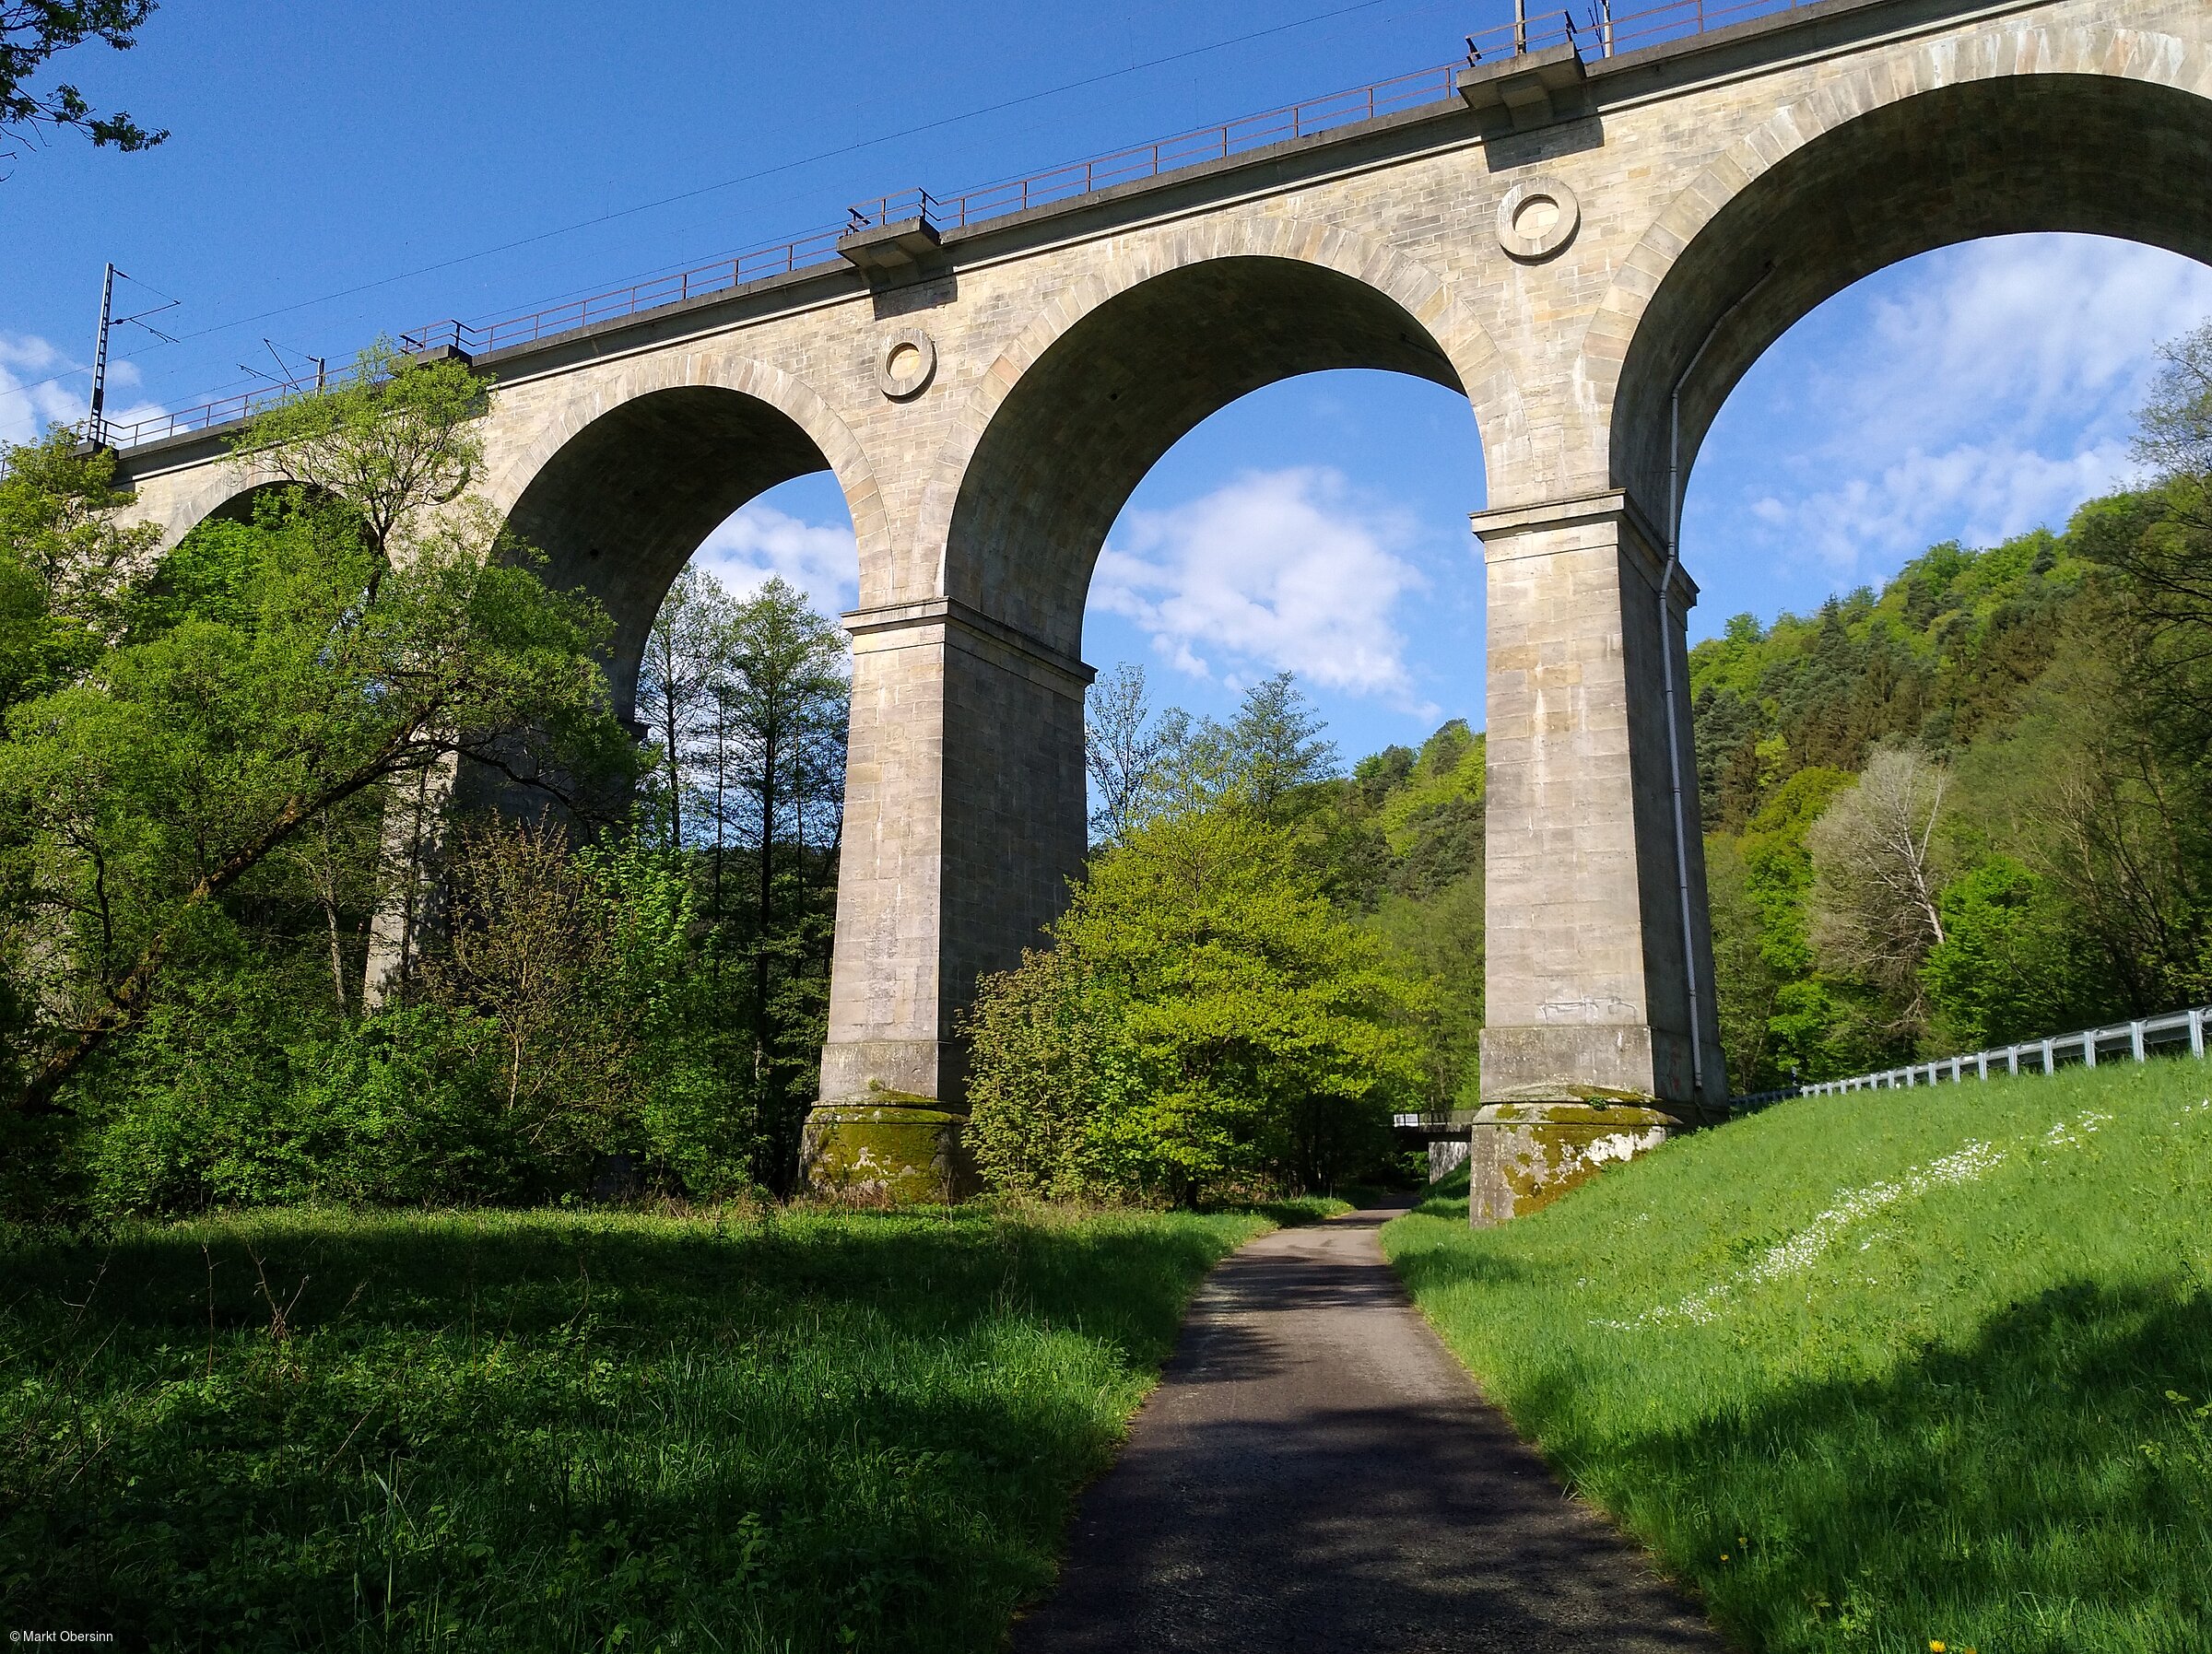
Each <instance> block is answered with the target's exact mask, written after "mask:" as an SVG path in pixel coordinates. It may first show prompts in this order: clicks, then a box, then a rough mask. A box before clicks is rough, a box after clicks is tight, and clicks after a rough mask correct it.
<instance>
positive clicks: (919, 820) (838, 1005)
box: [802, 598, 1092, 1202]
mask: <svg viewBox="0 0 2212 1654" xmlns="http://www.w3.org/2000/svg"><path fill="white" fill-rule="evenodd" d="M844 618H845V625H846V628H847V629H848V630H849V631H851V633H852V634H853V722H852V735H851V741H850V745H849V748H848V754H847V758H846V783H845V824H844V840H843V846H842V850H841V860H840V862H839V877H838V889H837V934H836V946H835V963H834V967H833V968H832V970H831V973H830V1028H829V1038H828V1041H827V1043H826V1044H825V1045H824V1047H823V1050H822V1088H821V1100H820V1102H819V1103H818V1105H817V1106H816V1108H815V1109H814V1111H813V1113H812V1114H811V1115H810V1116H809V1118H808V1120H807V1124H806V1142H805V1146H804V1149H803V1168H802V1169H803V1172H804V1175H805V1178H806V1183H807V1185H808V1187H810V1188H814V1189H818V1190H821V1191H828V1192H839V1193H847V1194H853V1195H859V1196H863V1197H866V1198H872V1199H888V1200H894V1201H900V1202H909V1201H930V1200H952V1199H957V1198H959V1196H960V1195H962V1194H965V1193H967V1192H970V1191H971V1187H972V1183H973V1178H972V1174H971V1168H970V1166H969V1163H968V1160H967V1157H966V1155H965V1154H964V1153H963V1151H962V1150H961V1148H960V1144H959V1136H960V1128H961V1126H962V1125H963V1124H964V1123H965V1120H966V1117H967V1101H966V1047H965V1040H964V1038H963V1037H962V1035H961V1032H960V1029H959V1018H960V1017H961V1016H962V1015H965V1014H966V1011H967V1009H968V1007H969V1006H970V1005H971V1004H972V1003H974V999H975V990H976V983H977V981H978V980H979V979H981V978H982V976H984V975H986V974H988V973H990V972H992V971H998V970H1007V969H1011V968H1013V967H1015V966H1016V965H1018V964H1019V963H1020V962H1021V950H1022V949H1023V948H1024V947H1028V946H1034V945H1036V944H1038V943H1039V942H1041V940H1042V936H1041V933H1042V931H1043V928H1044V926H1045V925H1046V924H1048V923H1049V922H1051V921H1052V920H1053V919H1054V918H1056V917H1057V916H1058V915H1059V913H1060V910H1061V909H1063V908H1065V906H1066V905H1067V892H1068V881H1069V880H1071V879H1073V878H1075V877H1076V876H1077V875H1078V874H1081V872H1082V871H1083V856H1084V851H1085V850H1086V847H1087V839H1086V810H1085V798H1084V768H1083V691H1084V689H1085V688H1086V687H1087V686H1088V685H1089V683H1090V679H1091V675H1092V674H1091V669H1090V668H1089V667H1088V666H1086V665H1084V664H1083V663H1082V662H1081V661H1079V660H1077V659H1075V658H1074V657H1072V656H1070V655H1067V654H1065V653H1064V652H1063V651H1060V650H1058V649H1055V648H1053V646H1052V645H1051V644H1049V643H1046V642H1044V641H1043V640H1042V639H1038V638H1035V637H1033V636H1030V634H1028V633H1026V632H1024V631H1022V630H1020V629H1019V628H1015V627H1011V626H1008V625H1006V624H1005V623H1004V622H1002V621H999V620H996V619H994V618H993V617H992V616H989V615H986V614H984V613H983V612H982V611H981V610H979V609H976V608H974V607H972V606H971V605H969V604H963V603H961V602H959V600H958V599H948V598H933V599H930V600H927V601H924V602H920V603H912V604H896V605H890V606H887V607H882V608H875V609H864V610H860V611H858V612H856V613H853V614H851V615H847V616H845V617H844Z"/></svg>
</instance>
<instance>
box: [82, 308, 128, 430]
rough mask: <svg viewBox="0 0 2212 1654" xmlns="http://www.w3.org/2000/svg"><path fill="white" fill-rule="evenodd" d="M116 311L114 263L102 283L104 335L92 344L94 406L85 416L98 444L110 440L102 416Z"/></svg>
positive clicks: (106, 394) (101, 321)
mask: <svg viewBox="0 0 2212 1654" xmlns="http://www.w3.org/2000/svg"><path fill="white" fill-rule="evenodd" d="M124 279H125V280H128V279H129V278H128V277H127V276H126V277H125V278H124ZM114 314H115V266H114V265H113V264H110V265H108V267H107V274H106V275H105V276H101V277H100V337H99V339H98V340H97V341H95V343H94V344H93V346H92V408H91V411H90V412H89V413H88V415H87V416H85V440H87V441H88V442H90V443H92V444H93V445H94V446H96V447H98V446H100V445H102V444H104V443H105V442H106V440H107V428H106V423H105V421H104V420H103V419H102V417H101V416H102V414H103V413H104V412H105V410H106V408H107V404H108V329H109V327H110V326H111V325H112V322H113V318H114Z"/></svg>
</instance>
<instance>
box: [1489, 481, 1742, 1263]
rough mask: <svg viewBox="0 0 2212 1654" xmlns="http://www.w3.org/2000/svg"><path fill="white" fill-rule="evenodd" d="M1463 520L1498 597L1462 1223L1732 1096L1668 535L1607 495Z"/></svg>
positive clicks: (1495, 1212)
mask: <svg viewBox="0 0 2212 1654" xmlns="http://www.w3.org/2000/svg"><path fill="white" fill-rule="evenodd" d="M1473 525H1474V530H1475V533H1476V535H1477V538H1478V539H1479V540H1480V542H1481V544H1482V548H1483V557H1484V562H1485V565H1486V568H1487V573H1488V617H1489V654H1488V685H1487V698H1488V731H1489V735H1488V778H1487V779H1488V804H1487V808H1488V822H1489V832H1488V851H1487V862H1486V874H1487V878H1488V886H1487V896H1486V906H1485V925H1486V929H1487V932H1488V948H1487V955H1486V967H1485V969H1486V981H1485V984H1484V986H1485V994H1486V1005H1487V1009H1488V1026H1486V1027H1485V1028H1484V1029H1483V1033H1482V1090H1481V1100H1482V1103H1483V1105H1484V1106H1483V1108H1482V1109H1481V1112H1480V1113H1479V1114H1478V1115H1477V1119H1476V1121H1475V1125H1474V1141H1473V1144H1472V1175H1473V1177H1474V1179H1475V1181H1476V1184H1477V1187H1476V1188H1475V1189H1474V1191H1473V1200H1472V1207H1471V1209H1472V1210H1473V1211H1474V1213H1475V1214H1477V1220H1478V1221H1480V1220H1481V1218H1482V1217H1483V1215H1484V1214H1488V1219H1489V1221H1499V1220H1501V1219H1503V1218H1506V1217H1510V1216H1512V1215H1514V1214H1516V1213H1519V1212H1523V1211H1526V1210H1528V1209H1530V1207H1532V1206H1534V1205H1537V1204H1541V1203H1543V1202H1545V1201H1547V1200H1548V1199H1550V1198H1552V1197H1553V1196H1555V1195H1556V1194H1558V1193H1559V1192H1560V1191H1563V1190H1564V1189H1566V1188H1568V1187H1571V1186H1572V1184H1573V1183H1575V1182H1578V1181H1580V1180H1581V1179H1583V1178H1585V1177H1587V1176H1589V1175H1591V1173H1593V1172H1594V1170H1595V1169H1596V1168H1597V1167H1599V1166H1602V1165H1604V1164H1605V1163H1606V1161H1607V1160H1610V1159H1616V1158H1625V1157H1626V1156H1627V1155H1629V1154H1631V1153H1636V1152H1641V1149H1642V1148H1645V1147H1649V1146H1651V1145H1652V1144H1655V1143H1657V1142H1661V1141H1664V1139H1665V1137H1666V1136H1667V1135H1670V1134H1672V1133H1673V1132H1677V1131H1680V1130H1683V1129H1685V1128H1687V1127H1689V1126H1694V1125H1697V1124H1700V1123H1703V1122H1704V1121H1706V1120H1714V1119H1719V1118H1722V1117H1723V1116H1724V1112H1725V1108H1726V1102H1727V1096H1728V1085H1727V1079H1726V1075H1725V1073H1724V1064H1723V1060H1722V1056H1721V1050H1720V1030H1719V1022H1718V1019H1717V1017H1716V1016H1715V1015H1714V1006H1713V993H1712V938H1711V934H1710V933H1709V930H1708V927H1707V923H1706V917H1705V915H1706V902H1705V861H1704V854H1703V848H1702V835H1701V831H1700V825H1699V816H1698V795H1697V763H1696V756H1695V753H1694V751H1693V749H1692V746H1691V739H1690V728H1689V705H1688V667H1687V661H1686V657H1685V653H1684V630H1685V627H1686V624H1687V619H1688V610H1689V606H1690V604H1692V603H1694V602H1695V601H1696V588H1695V587H1694V586H1692V585H1691V584H1690V582H1689V581H1688V578H1687V577H1685V576H1684V575H1683V574H1682V573H1681V572H1680V571H1679V570H1678V569H1677V571H1676V573H1675V576H1674V578H1673V580H1672V581H1669V582H1668V601H1667V603H1666V605H1665V618H1664V621H1663V620H1662V612H1661V607H1660V601H1659V588H1660V583H1661V581H1662V578H1663V576H1664V571H1665V549H1664V547H1665V542H1664V539H1663V538H1662V536H1661V535H1660V534H1659V533H1658V532H1657V531H1656V530H1655V529H1654V528H1653V526H1652V522H1651V519H1650V518H1649V516H1647V514H1646V513H1645V512H1643V511H1642V510H1640V509H1638V506H1637V504H1636V502H1635V501H1634V500H1633V499H1631V498H1630V496H1629V495H1628V494H1626V493H1624V492H1622V491H1619V490H1603V491H1595V492H1592V493H1588V494H1584V495H1582V496H1579V497H1571V498H1566V499H1553V500H1548V501H1545V502H1542V503H1537V504H1532V505H1520V506H1509V507H1501V508H1498V509H1495V510H1487V511H1483V512H1480V513H1478V514H1477V516H1476V517H1475V518H1474V519H1473ZM1662 625H1664V626H1665V628H1666V630H1665V633H1664V634H1663V632H1662V630H1661V628H1662ZM1670 667H1671V671H1672V675H1673V677H1674V686H1675V693H1676V697H1677V710H1676V721H1675V726H1676V727H1675V738H1676V743H1677V757H1678V759H1679V763H1680V769H1679V778H1680V782H1681V788H1682V794H1681V828H1682V834H1681V843H1680V855H1679V859H1677V836H1676V796H1675V783H1676V780H1677V771H1676V769H1675V768H1673V767H1672V766H1670V764H1669V763H1668V756H1667V743H1668V730H1667V714H1666V696H1665V690H1666V682H1667V676H1668V674H1669V669H1670ZM1686 881H1687V883H1688V902H1687V906H1688V912H1689V915H1690V924H1691V929H1690V931H1689V933H1688V946H1687V947H1686V946H1685V937H1684V932H1683V911H1684V907H1685V902H1684V889H1683V886H1684V883H1685V882H1686ZM1693 973H1694V976H1693ZM1693 980H1694V982H1695V985H1696V991H1695V993H1694V996H1693V993H1692V986H1691V985H1692V982H1693ZM1693 1001H1694V1005H1695V1010H1694V1013H1693V1010H1692V1005H1693ZM1693 1040H1695V1041H1697V1042H1698V1043H1697V1045H1696V1046H1694V1047H1693V1044H1692V1041H1693Z"/></svg>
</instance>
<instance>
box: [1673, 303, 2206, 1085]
mask: <svg viewBox="0 0 2212 1654" xmlns="http://www.w3.org/2000/svg"><path fill="white" fill-rule="evenodd" d="M2208 367H2212V332H2207V333H2200V334H2196V335H2194V336H2192V337H2191V338H2190V339H2188V340H2186V341H2184V342H2183V343H2182V344H2181V345H2180V346H2176V347H2175V348H2174V350H2173V351H2172V352H2171V354H2170V358H2169V365H2168V370H2167V372H2166V374H2165V376H2164V378H2163V380H2162V381H2161V383H2160V385H2159V391H2158V393H2157V395H2156V396H2155V398H2154V400H2153V402H2152V405H2150V407H2149V408H2147V410H2146V412H2145V415H2144V432H2145V435H2144V437H2143V439H2142V440H2141V442H2140V443H2139V445H2138V446H2139V457H2140V458H2141V459H2142V460H2143V461H2144V462H2145V463H2146V466H2147V469H2148V471H2149V473H2150V475H2151V477H2152V482H2151V485H2150V486H2148V487H2145V488H2143V489H2141V490H2139V491H2136V492H2131V493H2127V494H2123V495H2120V496H2116V497H2114V498H2112V499H2102V500H2097V501H2093V502H2091V503H2090V504H2088V505H2087V506H2085V507H2083V508H2082V509H2081V510H2080V511H2078V512H2077V514H2076V515H2075V518H2074V520H2073V522H2071V523H2070V524H2069V525H2068V526H2067V528H2066V530H2065V532H2064V533H2063V534H2052V533H2049V532H2047V531H2043V530H2038V531H2036V532H2035V533H2033V534H2025V535H2022V536H2020V537H2019V538H2018V539H2015V540H2012V541H2009V542H2007V543H2006V544H2005V545H1999V546H1996V547H1994V548H1992V549H1989V550H1986V551H1978V552H1977V551H1970V550H1967V549H1964V548H1962V547H1960V546H1959V545H1939V546H1937V547H1935V549H1933V550H1932V551H1930V552H1928V553H1927V554H1926V555H1925V556H1924V557H1918V558H1916V559H1914V560H1913V561H1912V563H1909V564H1908V565H1907V566H1906V567H1905V569H1903V570H1902V571H1901V572H1900V574H1899V575H1898V576H1897V578H1896V579H1895V580H1893V581H1889V582H1888V584H1887V585H1885V586H1884V587H1883V589H1882V590H1881V591H1880V592H1878V593H1877V592H1872V591H1868V590H1861V591H1858V592H1853V593H1852V594H1851V595H1849V596H1848V597H1843V598H1837V599H1832V600H1830V602H1829V603H1828V604H1824V605H1823V606H1822V607H1821V609H1820V610H1819V611H1818V613H1817V614H1816V615H1814V616H1810V617H1806V618H1800V617H1798V616H1790V615H1784V616H1782V617H1781V618H1780V619H1779V620H1778V621H1776V622H1775V623H1774V624H1773V625H1771V626H1766V627H1762V626H1760V625H1759V624H1758V623H1757V622H1756V621H1755V620H1753V619H1752V618H1751V617H1750V616H1739V617H1738V618H1736V619H1735V620H1734V621H1732V622H1730V624H1729V626H1728V628H1727V631H1726V633H1725V635H1724V636H1723V637H1721V638H1718V639H1712V640H1710V641H1708V642H1705V643H1701V644H1700V645H1699V646H1698V647H1697V648H1696V649H1695V650H1693V651H1691V656H1690V675H1691V683H1692V685H1693V688H1694V694H1695V705H1696V709H1697V733H1698V752H1699V768H1700V783H1701V787H1702V790H1703V802H1704V812H1705V823H1706V827H1707V830H1708V832H1709V834H1710V835H1711V837H1710V838H1709V839H1708V843H1707V858H1706V859H1707V863H1708V868H1709V871H1710V879H1711V885H1712V909H1713V929H1714V949H1715V953H1716V956H1717V965H1718V969H1719V977H1720V981H1719V988H1720V994H1719V999H1720V1005H1721V1013H1722V1018H1723V1043H1724V1047H1725V1049H1726V1051H1727V1055H1728V1062H1729V1077H1730V1079H1731V1081H1732V1082H1733V1084H1734V1085H1735V1089H1736V1090H1738V1091H1739V1092H1740V1091H1752V1090H1758V1089H1761V1088H1764V1087H1768V1086H1771V1085H1782V1084H1786V1083H1788V1082H1789V1081H1790V1080H1791V1079H1792V1078H1803V1079H1818V1078H1825V1077H1829V1076H1831V1075H1835V1074H1841V1073H1854V1072H1858V1071H1861V1070H1864V1069H1866V1068H1870V1067H1877V1066H1883V1065H1886V1064H1887V1063H1888V1062H1896V1061H1901V1060H1903V1059H1905V1058H1907V1057H1910V1056H1912V1055H1916V1054H1917V1055H1939V1054H1944V1053H1947V1052H1950V1051H1955V1050H1974V1049H1977V1048H1980V1047H1983V1046H1985V1045H1989V1044H1992V1043H1996V1042H2002V1041H2008V1040H2013V1039H2018V1038H2028V1037H2030V1036H2035V1035H2041V1034H2046V1033H2053V1032H2061V1031H2064V1030H2065V1029H2066V1028H2069V1027H2077V1026H2086V1025H2088V1024H2089V1023H2092V1022H2097V1021H2100V1020H2103V1019H2107V1018H2111V1017H2116V1016H2122V1015H2147V1014H2150V1013H2154V1012H2158V1011H2163V1010H2167V1009H2170V1008H2171V1007H2173V1006H2175V1005H2178V1004H2184V1003H2196V1002H2201V1001H2203V1000H2204V999H2206V998H2212V829H2208V828H2207V825H2206V824H2207V822H2208V821H2212V757H2208V755H2212V574H2208V573H2207V572H2206V571H2207V570H2208V569H2212V508H2208V507H2207V503H2206V502H2207V499H2212V388H2208V383H2207V368H2208Z"/></svg>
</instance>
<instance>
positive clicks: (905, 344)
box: [876, 327, 937, 402]
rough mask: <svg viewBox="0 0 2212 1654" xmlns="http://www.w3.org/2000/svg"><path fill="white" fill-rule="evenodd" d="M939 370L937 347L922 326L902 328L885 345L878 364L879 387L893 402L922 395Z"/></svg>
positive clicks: (877, 380) (877, 377)
mask: <svg viewBox="0 0 2212 1654" xmlns="http://www.w3.org/2000/svg"><path fill="white" fill-rule="evenodd" d="M936 370H937V347H936V346H935V345H934V344H932V343H931V342H930V337H929V335H928V334H925V333H924V332H923V331H922V330H921V329H920V328H918V327H902V328H900V330H899V331H898V332H897V333H895V334H892V335H891V336H890V337H889V338H888V340H886V341H885V342H884V346H883V358H882V359H881V360H880V361H878V362H877V364H876V388H877V390H879V391H881V392H882V393H884V394H885V395H886V396H888V397H889V398H890V399H891V400H892V401H893V402H904V401H905V400H906V399H907V398H908V397H910V396H919V395H920V394H921V393H922V392H923V391H924V388H926V387H927V385H928V384H929V380H930V376H931V375H932V374H934V373H935V372H936Z"/></svg>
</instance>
